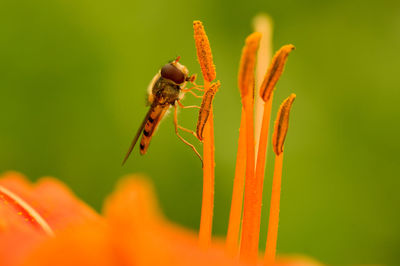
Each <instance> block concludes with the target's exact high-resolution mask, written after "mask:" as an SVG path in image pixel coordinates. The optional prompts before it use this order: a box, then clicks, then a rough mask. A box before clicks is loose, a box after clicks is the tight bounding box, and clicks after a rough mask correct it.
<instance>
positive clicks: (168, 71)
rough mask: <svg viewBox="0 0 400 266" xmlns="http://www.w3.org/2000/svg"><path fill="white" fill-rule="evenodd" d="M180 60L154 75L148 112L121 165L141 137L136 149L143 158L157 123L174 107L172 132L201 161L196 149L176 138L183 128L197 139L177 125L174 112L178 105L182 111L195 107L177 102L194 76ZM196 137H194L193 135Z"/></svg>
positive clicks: (176, 114)
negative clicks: (173, 127)
mask: <svg viewBox="0 0 400 266" xmlns="http://www.w3.org/2000/svg"><path fill="white" fill-rule="evenodd" d="M179 59H180V57H177V58H176V59H175V60H174V61H172V62H170V63H168V64H166V65H164V66H163V67H162V68H161V69H160V71H159V72H158V73H157V74H156V75H155V76H154V78H153V79H152V81H151V83H150V85H149V87H148V93H149V99H148V100H149V103H150V109H149V111H148V112H147V114H146V116H145V118H144V119H143V122H142V124H141V126H140V127H139V129H138V131H137V133H136V135H135V137H134V138H133V141H132V143H131V146H130V147H129V149H128V152H127V154H126V155H125V158H124V160H123V162H122V164H124V163H125V162H126V160H127V159H128V157H129V155H130V154H131V152H132V150H133V148H134V147H135V145H136V143H137V141H138V140H139V137H140V136H141V135H142V139H141V140H140V144H139V146H140V147H139V150H140V154H141V155H144V154H146V152H147V149H148V148H149V144H150V141H151V138H152V137H153V135H154V132H155V131H156V129H157V127H158V125H159V124H160V121H161V120H162V119H163V117H164V115H165V114H166V112H167V111H168V109H169V108H170V107H171V106H174V108H175V112H174V124H175V133H176V135H177V136H178V137H179V138H180V139H181V140H182V141H183V142H184V143H185V144H186V145H188V146H190V147H191V148H192V149H193V151H194V152H195V153H196V155H197V156H198V157H199V158H200V160H202V159H201V156H200V154H199V153H198V152H197V150H196V148H195V147H194V146H193V145H192V144H190V143H189V142H188V141H186V140H185V139H184V138H182V137H181V136H180V135H179V132H178V129H182V130H185V131H188V132H190V133H192V134H193V135H195V136H196V133H194V132H192V131H190V130H188V129H185V128H183V127H181V126H179V125H178V112H177V103H178V104H179V105H180V106H181V107H182V108H191V107H196V106H183V105H182V104H181V103H180V100H181V99H182V98H183V96H184V93H185V92H188V91H190V89H184V88H185V86H186V83H187V82H191V83H194V81H195V79H196V76H195V75H191V76H190V75H189V71H188V69H187V68H186V67H185V66H184V65H182V64H181V63H179ZM196 137H197V136H196Z"/></svg>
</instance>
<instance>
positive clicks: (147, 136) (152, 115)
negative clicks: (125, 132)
mask: <svg viewBox="0 0 400 266" xmlns="http://www.w3.org/2000/svg"><path fill="white" fill-rule="evenodd" d="M168 108H169V105H164V106H163V105H154V106H152V107H151V109H150V110H149V114H148V118H147V121H146V124H145V125H144V129H143V134H142V139H141V140H140V154H142V155H143V154H145V153H146V152H147V149H148V148H149V144H150V141H151V138H152V137H153V134H154V132H155V131H156V129H157V127H158V125H159V124H160V121H161V119H162V118H163V117H164V115H165V113H166V112H167V110H168Z"/></svg>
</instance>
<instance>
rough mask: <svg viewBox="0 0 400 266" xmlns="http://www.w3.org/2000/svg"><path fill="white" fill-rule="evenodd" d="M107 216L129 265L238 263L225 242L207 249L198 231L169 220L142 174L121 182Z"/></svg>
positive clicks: (106, 210)
mask: <svg viewBox="0 0 400 266" xmlns="http://www.w3.org/2000/svg"><path fill="white" fill-rule="evenodd" d="M105 216H106V218H107V219H108V221H109V223H110V228H111V230H112V233H111V235H112V237H113V243H117V244H118V250H119V256H120V259H121V260H122V261H124V262H125V263H126V264H127V265H239V264H238V262H234V260H233V259H231V258H228V256H227V255H226V254H225V253H224V246H223V243H222V242H220V243H218V244H215V243H214V244H212V245H211V246H210V248H209V249H207V250H204V249H202V248H200V247H199V245H198V239H197V234H196V233H195V232H192V231H189V230H186V229H183V228H181V227H179V226H177V225H174V224H173V223H171V222H168V221H166V219H165V218H164V217H163V215H162V214H161V213H160V211H159V208H158V206H157V204H156V200H155V197H154V193H153V189H152V187H151V185H150V184H149V183H148V182H147V181H145V180H144V179H142V178H138V177H136V178H127V179H125V180H123V181H122V182H120V184H119V186H118V188H117V192H115V193H114V194H113V195H112V196H111V197H110V198H109V199H108V200H107V203H106V205H105Z"/></svg>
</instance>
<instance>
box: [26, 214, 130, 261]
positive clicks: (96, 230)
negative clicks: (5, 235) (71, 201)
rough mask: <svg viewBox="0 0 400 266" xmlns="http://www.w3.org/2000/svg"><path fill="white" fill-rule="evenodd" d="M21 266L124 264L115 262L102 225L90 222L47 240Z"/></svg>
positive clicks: (106, 231)
mask: <svg viewBox="0 0 400 266" xmlns="http://www.w3.org/2000/svg"><path fill="white" fill-rule="evenodd" d="M20 265H21V266H55V265H57V266H71V265H73V266H80V265H96V266H112V265H125V264H123V263H121V261H119V260H118V255H117V253H116V252H115V251H114V249H113V247H112V244H111V242H110V241H109V234H108V230H107V227H106V225H105V224H104V223H100V222H95V221H93V222H90V223H85V224H83V225H82V224H81V225H79V226H72V227H70V228H68V229H67V230H65V231H63V232H61V233H59V234H58V235H57V236H56V237H55V238H50V239H47V240H46V241H45V242H44V243H42V244H41V245H40V246H39V247H38V248H36V249H35V250H34V252H32V253H31V254H30V255H29V256H28V257H27V258H26V259H25V260H24V262H23V263H22V264H20Z"/></svg>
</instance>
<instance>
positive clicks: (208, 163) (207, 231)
mask: <svg viewBox="0 0 400 266" xmlns="http://www.w3.org/2000/svg"><path fill="white" fill-rule="evenodd" d="M205 84H206V83H205ZM207 87H208V85H207ZM203 160H204V166H203V199H202V207H201V218H200V231H199V244H200V246H201V247H203V248H208V247H209V246H210V244H211V236H212V220H213V212H214V183H215V173H214V166H215V158H214V115H213V108H212V106H211V108H210V113H209V119H207V122H206V124H205V127H204V138H203Z"/></svg>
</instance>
